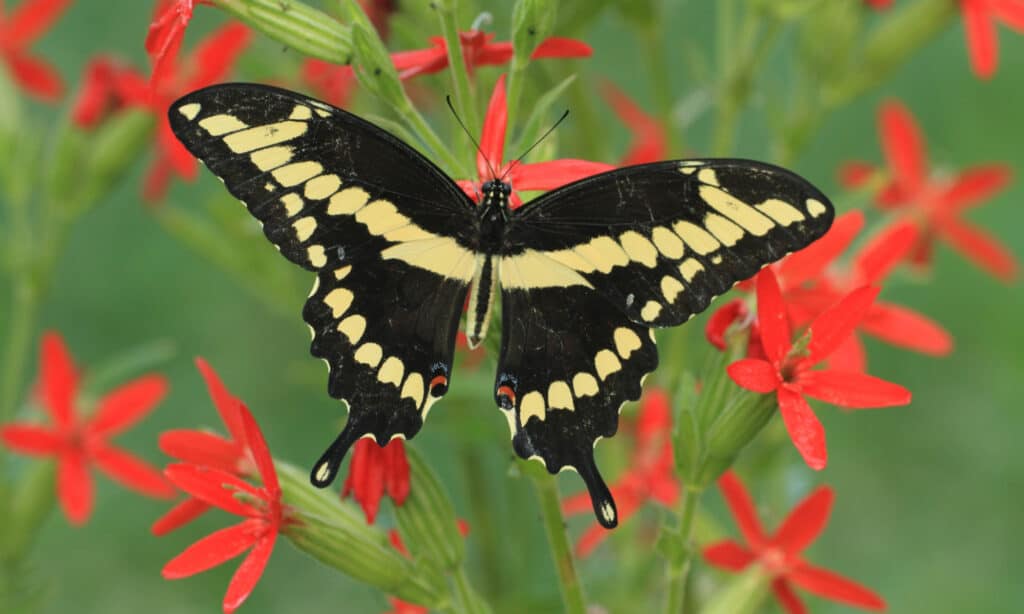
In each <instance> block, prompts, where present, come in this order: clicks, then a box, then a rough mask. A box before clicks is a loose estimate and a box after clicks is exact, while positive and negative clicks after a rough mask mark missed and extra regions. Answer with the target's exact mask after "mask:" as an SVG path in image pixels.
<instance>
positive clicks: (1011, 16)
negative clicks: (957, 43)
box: [960, 0, 1024, 79]
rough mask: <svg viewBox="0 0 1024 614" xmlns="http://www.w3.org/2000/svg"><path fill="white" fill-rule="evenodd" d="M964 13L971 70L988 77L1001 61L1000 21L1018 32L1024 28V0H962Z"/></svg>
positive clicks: (961, 8)
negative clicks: (998, 24) (997, 24)
mask: <svg viewBox="0 0 1024 614" xmlns="http://www.w3.org/2000/svg"><path fill="white" fill-rule="evenodd" d="M960 13H961V14H962V15H963V18H964V34H965V35H966V37H967V53H968V55H969V56H970V59H971V70H973V71H974V74H976V75H978V76H979V77H981V78H982V79H988V78H990V77H991V76H992V75H994V74H995V73H996V67H997V66H998V65H999V35H998V32H997V31H996V22H998V21H1001V22H1003V23H1004V24H1006V25H1008V26H1010V27H1011V28H1013V29H1014V30H1016V31H1017V32H1024V1H1022V0H960Z"/></svg>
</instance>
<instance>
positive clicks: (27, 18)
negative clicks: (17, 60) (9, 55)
mask: <svg viewBox="0 0 1024 614" xmlns="http://www.w3.org/2000/svg"><path fill="white" fill-rule="evenodd" d="M69 4H71V0H25V1H24V2H22V3H21V4H19V5H18V8H16V9H14V11H13V12H11V16H10V17H9V18H7V19H3V15H2V14H0V20H2V21H6V23H3V29H4V32H3V35H4V43H5V46H6V47H7V48H9V49H17V48H23V47H27V46H28V45H29V44H31V43H32V42H33V41H35V40H36V39H37V38H39V36H41V35H42V34H43V32H45V31H46V30H47V29H48V28H49V27H50V26H51V25H52V24H53V22H55V21H56V20H57V19H58V18H59V17H60V15H61V13H63V12H64V9H65V8H67V6H68V5H69Z"/></svg>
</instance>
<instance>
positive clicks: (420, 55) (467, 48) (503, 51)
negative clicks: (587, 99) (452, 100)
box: [391, 30, 593, 79]
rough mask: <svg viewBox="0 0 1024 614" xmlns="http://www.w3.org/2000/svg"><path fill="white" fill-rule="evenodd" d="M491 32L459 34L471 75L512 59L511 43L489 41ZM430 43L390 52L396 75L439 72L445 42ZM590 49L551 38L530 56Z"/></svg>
mask: <svg viewBox="0 0 1024 614" xmlns="http://www.w3.org/2000/svg"><path fill="white" fill-rule="evenodd" d="M493 39H494V34H491V33H487V32H481V31H480V30H470V31H468V32H460V33H459V42H460V43H462V57H463V58H464V59H465V61H466V69H467V70H468V71H469V72H470V73H471V74H472V72H473V70H474V69H475V68H477V67H478V66H500V65H502V64H505V63H507V62H508V61H509V60H511V59H512V55H513V50H512V43H511V42H507V41H506V42H500V43H496V42H493ZM430 43H431V46H430V47H429V48H427V49H416V50H414V51H399V52H398V53H392V54H391V59H392V61H393V62H394V63H395V68H396V69H398V76H399V77H401V78H402V79H411V78H412V77H417V76H419V75H429V74H433V73H437V72H441V71H442V70H444V69H445V68H447V67H448V45H447V43H445V40H444V39H443V38H441V37H439V36H433V37H431V38H430ZM591 53H593V50H592V49H591V48H590V45H587V44H586V43H584V42H583V41H578V40H575V39H572V38H558V37H551V38H548V39H545V40H544V41H542V42H541V43H540V44H539V45H537V48H536V49H534V51H533V53H532V54H531V55H530V57H531V58H533V59H535V60H539V59H544V58H586V57H590V55H591Z"/></svg>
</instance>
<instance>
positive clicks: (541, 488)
mask: <svg viewBox="0 0 1024 614" xmlns="http://www.w3.org/2000/svg"><path fill="white" fill-rule="evenodd" d="M530 477H531V479H532V480H533V485H534V488H536V490H537V497H538V498H539V499H540V510H541V516H542V517H543V521H544V530H545V531H546V532H547V534H548V545H549V546H550V547H551V557H552V558H553V559H554V563H555V570H556V571H557V572H558V581H559V585H560V587H561V589H562V602H563V603H564V605H565V611H566V613H567V614H584V612H586V605H585V603H586V602H585V601H584V599H583V586H582V585H581V584H580V578H579V576H578V575H577V574H576V563H575V561H574V560H573V556H572V547H571V546H570V545H569V538H568V537H567V536H566V534H565V519H564V518H562V507H561V504H560V502H559V500H558V483H557V482H556V481H555V477H554V476H552V475H533V473H532V472H531V476H530Z"/></svg>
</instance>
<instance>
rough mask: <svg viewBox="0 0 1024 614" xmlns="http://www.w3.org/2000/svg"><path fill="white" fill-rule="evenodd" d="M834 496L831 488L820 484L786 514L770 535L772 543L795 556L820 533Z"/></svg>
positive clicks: (826, 521) (825, 522) (826, 519)
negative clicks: (780, 524)
mask: <svg viewBox="0 0 1024 614" xmlns="http://www.w3.org/2000/svg"><path fill="white" fill-rule="evenodd" d="M834 499H835V496H834V495H833V493H832V489H831V488H829V487H827V486H821V487H819V488H818V489H816V490H815V491H814V492H813V493H811V494H810V495H808V496H807V497H806V498H805V499H804V500H803V501H801V502H800V505H797V506H796V507H795V508H793V511H791V512H790V513H789V515H788V516H786V519H785V520H784V521H783V522H782V526H780V527H779V529H778V530H777V531H776V532H775V535H773V536H772V544H773V545H775V546H776V547H778V548H779V549H781V550H782V551H783V552H785V553H786V554H788V555H790V556H791V557H796V556H797V555H799V554H800V553H801V552H803V551H804V549H806V548H807V546H809V545H811V542H813V541H814V540H815V539H817V538H818V536H819V535H821V532H822V530H823V529H824V528H825V525H826V524H827V523H828V515H829V512H831V511H832V501H833V500H834Z"/></svg>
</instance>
